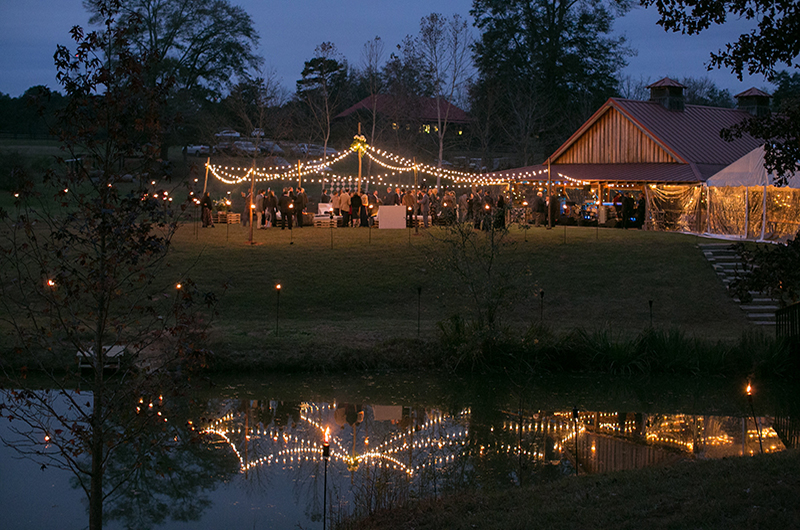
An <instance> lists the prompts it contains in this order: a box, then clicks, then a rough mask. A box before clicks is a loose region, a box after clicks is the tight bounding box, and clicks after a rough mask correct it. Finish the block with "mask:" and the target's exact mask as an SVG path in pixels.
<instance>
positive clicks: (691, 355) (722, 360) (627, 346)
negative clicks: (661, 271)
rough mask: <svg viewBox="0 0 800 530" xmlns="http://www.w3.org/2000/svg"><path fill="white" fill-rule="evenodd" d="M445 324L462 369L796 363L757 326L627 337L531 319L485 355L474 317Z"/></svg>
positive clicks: (618, 370) (719, 367) (454, 362)
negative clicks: (711, 333)
mask: <svg viewBox="0 0 800 530" xmlns="http://www.w3.org/2000/svg"><path fill="white" fill-rule="evenodd" d="M440 325H441V330H442V333H441V335H440V341H441V347H442V348H443V349H444V352H445V355H446V364H447V366H449V367H450V368H451V369H454V370H459V371H465V370H466V371H470V370H472V371H475V370H479V371H481V372H485V371H502V372H508V373H515V374H529V375H534V374H540V373H542V372H551V373H563V372H589V373H608V374H618V375H656V374H661V375H665V374H681V375H687V376H697V375H725V376H735V377H747V376H749V375H753V374H758V375H760V376H769V377H785V376H787V375H788V374H790V373H791V366H792V360H791V355H792V354H791V349H790V347H789V345H788V343H786V342H785V341H781V340H776V339H774V338H773V337H769V336H767V335H766V334H764V333H762V332H755V331H747V332H744V333H742V335H741V337H739V339H738V341H737V342H735V343H725V342H721V341H720V342H713V341H708V340H702V339H698V338H692V337H688V336H686V334H685V333H683V332H682V331H680V330H678V329H674V328H670V329H659V328H647V329H644V330H642V331H641V332H640V333H639V334H638V335H636V336H635V337H631V338H628V337H624V336H622V335H621V334H619V333H615V332H613V331H612V330H611V329H609V328H598V329H593V330H589V329H586V328H575V329H573V330H570V331H567V332H563V333H556V332H554V331H553V330H552V329H550V328H548V327H547V326H544V325H541V324H534V325H532V326H531V327H530V328H529V329H528V330H527V332H526V333H525V334H524V335H523V336H522V337H521V338H520V337H519V336H518V335H516V334H512V333H510V332H509V331H508V330H499V332H498V333H496V334H495V336H493V337H492V342H491V345H492V346H499V347H496V348H495V350H494V351H493V353H494V355H493V356H488V355H485V354H483V353H484V352H483V351H482V350H481V348H486V343H481V342H480V341H479V340H476V339H478V338H479V337H480V335H479V334H478V333H476V330H475V329H473V328H472V325H471V324H470V323H468V322H465V321H464V320H463V319H461V318H459V317H452V318H451V319H450V320H449V321H447V322H443V323H441V324H440ZM466 361H471V362H466Z"/></svg>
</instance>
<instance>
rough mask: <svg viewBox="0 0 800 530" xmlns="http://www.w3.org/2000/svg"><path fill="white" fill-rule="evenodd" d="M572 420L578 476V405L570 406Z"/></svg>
mask: <svg viewBox="0 0 800 530" xmlns="http://www.w3.org/2000/svg"><path fill="white" fill-rule="evenodd" d="M572 421H573V422H574V423H575V476H578V407H577V406H573V407H572Z"/></svg>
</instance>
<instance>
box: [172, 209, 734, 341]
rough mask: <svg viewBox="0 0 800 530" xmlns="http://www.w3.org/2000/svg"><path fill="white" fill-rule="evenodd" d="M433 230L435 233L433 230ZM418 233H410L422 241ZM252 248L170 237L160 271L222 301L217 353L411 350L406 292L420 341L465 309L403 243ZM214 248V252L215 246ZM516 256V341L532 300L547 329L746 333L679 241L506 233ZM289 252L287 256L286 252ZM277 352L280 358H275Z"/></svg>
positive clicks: (693, 244)
mask: <svg viewBox="0 0 800 530" xmlns="http://www.w3.org/2000/svg"><path fill="white" fill-rule="evenodd" d="M433 230H437V229H433ZM423 232H424V231H423ZM254 234H255V242H256V243H257V244H256V245H253V246H250V245H249V244H247V237H248V230H247V229H246V228H244V227H241V226H239V225H231V226H229V227H226V226H225V225H222V226H219V225H218V226H217V227H216V228H214V229H202V230H198V231H193V229H192V228H191V227H187V228H185V229H183V230H182V231H180V232H179V235H178V237H177V239H176V240H175V242H174V253H173V255H172V257H171V258H170V262H171V264H172V265H173V267H172V271H173V272H172V274H174V275H175V278H176V280H177V279H179V277H180V276H179V273H178V271H182V270H185V269H186V268H187V266H189V265H191V269H190V270H189V272H188V274H187V276H189V277H191V278H192V279H193V280H195V281H196V282H198V283H200V284H201V285H203V286H204V287H205V288H208V289H211V290H214V291H217V292H220V290H221V289H220V287H221V286H222V285H223V284H225V283H226V282H227V283H229V285H230V287H229V289H228V290H227V291H226V293H225V294H224V296H223V297H222V301H221V304H220V315H219V318H218V320H217V321H216V327H215V331H216V333H215V335H214V339H213V340H214V343H215V345H216V348H217V349H222V348H229V349H234V350H253V349H260V348H264V347H270V346H272V347H278V348H281V345H283V346H284V347H286V346H288V344H289V342H291V344H295V345H298V346H300V347H303V346H304V345H310V346H315V347H316V346H324V345H326V344H327V345H330V344H338V345H345V344H360V343H373V342H375V341H380V340H386V339H393V338H397V337H406V338H415V337H416V330H417V287H422V297H421V306H422V309H421V320H422V321H421V335H422V338H432V337H433V336H434V335H435V329H436V322H437V321H440V320H442V319H444V318H447V317H448V316H450V315H451V314H453V313H462V314H466V313H467V312H468V311H469V310H470V308H471V305H470V302H469V300H468V299H467V298H466V296H465V295H464V294H465V293H463V289H462V288H461V286H460V285H459V284H458V282H457V280H456V279H455V278H454V277H453V275H452V274H449V273H448V272H447V271H442V270H438V269H436V268H435V267H434V266H433V265H432V264H431V263H429V262H428V259H427V257H428V256H430V255H432V254H434V253H436V252H437V249H438V250H441V247H438V246H437V243H436V242H435V241H433V240H432V239H431V238H430V237H429V234H425V233H423V234H422V235H420V236H413V235H412V236H411V238H410V241H411V242H410V243H409V234H408V232H407V231H406V230H391V231H390V230H372V234H371V238H372V241H371V243H369V237H370V235H369V233H368V230H367V229H334V230H333V249H331V231H330V230H328V229H319V228H311V227H304V228H303V229H300V230H293V231H292V232H291V233H290V232H289V231H288V230H285V231H281V230H279V229H277V230H276V229H268V230H255V231H254ZM226 235H227V240H226ZM511 237H512V238H513V239H515V240H516V241H517V249H516V252H517V253H518V254H519V256H520V257H521V258H522V259H524V260H525V261H526V262H527V263H528V264H529V267H530V269H531V274H530V276H526V277H522V278H520V283H519V287H518V289H517V291H518V294H519V295H521V296H520V299H519V300H518V301H517V302H516V303H515V304H514V305H513V306H512V307H510V308H509V309H508V311H507V313H506V317H505V319H504V323H505V324H507V325H510V326H512V327H519V328H523V327H526V326H528V325H529V324H531V323H532V322H538V320H539V316H540V305H539V304H540V300H539V298H538V293H539V290H540V289H544V291H545V299H544V319H545V322H546V323H547V324H548V325H549V326H551V327H553V328H554V329H557V330H558V329H572V328H576V327H583V328H588V329H596V328H602V327H606V326H608V327H610V328H611V329H613V330H614V332H615V333H618V334H619V336H630V335H635V334H636V333H638V332H639V331H641V330H642V329H643V328H645V327H647V326H648V325H649V323H650V314H649V306H648V300H653V301H654V306H653V307H654V317H653V318H654V324H655V325H656V326H661V327H677V328H680V329H682V330H684V331H685V332H686V333H687V334H688V335H690V336H701V337H706V338H710V339H712V340H716V339H731V338H738V337H739V335H740V334H741V331H742V329H744V328H746V327H747V326H749V324H747V322H746V319H745V317H744V314H743V313H742V311H741V310H740V309H739V308H738V307H737V306H736V304H735V303H734V302H733V301H732V300H731V298H730V297H729V296H728V294H727V293H726V291H725V288H724V286H723V285H722V284H721V283H720V282H719V280H718V279H717V277H716V276H715V274H714V272H713V270H712V268H711V266H710V265H709V264H708V263H707V262H706V260H705V259H704V257H703V255H702V253H701V252H700V250H699V249H698V248H697V242H698V238H696V237H694V236H687V235H681V234H668V233H653V232H641V231H621V230H612V229H603V230H600V231H599V232H597V231H596V230H595V229H593V228H579V227H568V228H567V242H566V244H565V243H564V229H563V228H561V227H559V228H556V229H554V230H552V231H546V230H544V229H538V230H537V229H534V230H530V231H529V232H528V234H527V239H528V241H527V242H525V241H524V239H525V235H524V233H523V232H522V231H518V230H516V229H515V228H514V229H512V233H511ZM292 243H293V244H292ZM276 283H281V284H282V286H283V289H282V291H281V300H280V336H279V337H277V338H276V337H274V330H275V320H276V319H275V312H276V301H277V300H276V293H275V284H276ZM281 349H283V348H281Z"/></svg>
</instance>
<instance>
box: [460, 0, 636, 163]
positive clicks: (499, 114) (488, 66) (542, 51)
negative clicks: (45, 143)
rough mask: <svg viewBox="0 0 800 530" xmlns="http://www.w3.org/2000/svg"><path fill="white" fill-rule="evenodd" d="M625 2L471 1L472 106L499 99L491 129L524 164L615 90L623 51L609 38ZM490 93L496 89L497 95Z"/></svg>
mask: <svg viewBox="0 0 800 530" xmlns="http://www.w3.org/2000/svg"><path fill="white" fill-rule="evenodd" d="M627 8H628V5H627V3H626V2H613V1H612V2H601V1H582V2H573V1H562V0H534V1H528V0H515V1H513V2H506V1H499V0H477V1H476V2H474V3H473V9H472V11H471V14H472V16H473V17H474V18H475V26H476V27H477V28H478V29H479V30H480V31H481V35H480V38H479V40H478V42H477V43H476V44H475V46H474V53H475V62H476V66H477V68H478V71H479V79H478V81H477V84H476V86H475V87H474V89H473V105H472V107H473V109H475V107H476V106H477V105H482V104H483V105H486V104H487V100H491V101H495V100H496V101H498V102H499V104H498V105H496V106H495V110H494V112H493V118H492V124H493V125H492V126H493V127H494V128H497V129H498V130H500V131H501V134H502V137H503V138H504V143H505V144H506V145H508V146H511V147H513V148H514V149H515V150H516V151H518V152H520V153H522V157H523V159H522V160H521V161H520V162H521V163H522V164H523V165H528V164H530V163H531V162H532V161H533V160H534V159H535V158H538V157H541V156H543V155H542V153H546V152H547V153H549V152H552V151H554V150H555V149H556V148H557V147H558V145H560V144H561V143H562V142H563V141H564V140H565V139H566V138H567V137H568V136H569V135H570V134H571V133H572V132H573V131H574V130H575V128H577V127H578V125H580V124H581V123H583V122H584V121H585V120H586V118H587V117H588V116H589V115H591V113H592V112H594V110H595V109H596V108H597V107H599V106H600V104H602V103H603V102H604V101H605V100H606V99H607V98H608V97H610V96H612V95H614V93H615V92H616V87H617V80H616V77H615V76H616V74H617V73H618V71H619V70H620V69H621V68H622V67H623V66H624V65H625V61H624V57H625V55H626V54H628V53H629V52H628V50H627V49H626V48H625V47H624V44H625V41H624V39H623V38H612V37H609V36H608V35H609V34H610V33H611V24H612V22H613V11H614V10H616V11H618V12H624V11H625V10H627ZM496 92H497V93H496Z"/></svg>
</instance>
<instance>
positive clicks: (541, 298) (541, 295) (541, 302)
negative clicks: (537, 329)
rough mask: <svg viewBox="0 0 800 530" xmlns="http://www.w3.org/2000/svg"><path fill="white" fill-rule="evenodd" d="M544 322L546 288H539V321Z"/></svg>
mask: <svg viewBox="0 0 800 530" xmlns="http://www.w3.org/2000/svg"><path fill="white" fill-rule="evenodd" d="M542 322H544V289H540V290H539V323H540V324H541V323H542Z"/></svg>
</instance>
